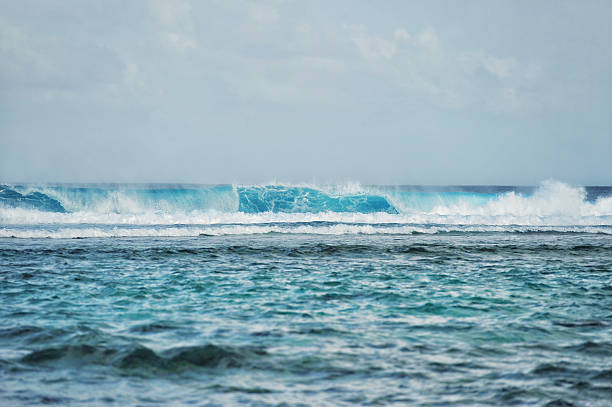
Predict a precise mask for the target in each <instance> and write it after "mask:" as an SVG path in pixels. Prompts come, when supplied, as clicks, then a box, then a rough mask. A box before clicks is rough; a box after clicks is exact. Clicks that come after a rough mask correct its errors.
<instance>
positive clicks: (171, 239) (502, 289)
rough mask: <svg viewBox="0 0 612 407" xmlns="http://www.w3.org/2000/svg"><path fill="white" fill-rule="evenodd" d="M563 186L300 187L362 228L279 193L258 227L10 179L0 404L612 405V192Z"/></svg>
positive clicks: (2, 276) (2, 245) (248, 216)
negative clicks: (435, 189)
mask: <svg viewBox="0 0 612 407" xmlns="http://www.w3.org/2000/svg"><path fill="white" fill-rule="evenodd" d="M113 188H114V187H113ZM559 188H561V187H559ZM563 188H565V187H563ZM567 188H568V189H567V190H563V191H562V192H563V193H564V194H565V195H563V193H558V194H557V195H554V194H552V195H551V193H550V191H548V195H546V194H543V193H542V190H541V189H540V190H533V191H528V192H516V191H509V192H508V191H505V192H495V191H493V192H492V191H488V192H487V191H485V192H470V193H466V192H461V194H464V195H465V194H468V195H469V194H472V195H470V199H469V205H467V204H465V202H463V203H460V202H459V201H458V199H459V198H457V197H456V196H453V195H452V194H453V193H454V192H448V191H445V192H441V193H440V195H438V196H437V197H436V196H435V195H431V194H433V193H431V192H422V191H413V190H411V191H410V192H409V193H408V192H401V191H400V192H401V193H404V194H405V195H404V196H403V200H401V199H399V198H398V195H397V194H399V193H400V192H397V191H394V192H393V194H395V195H393V194H392V193H389V194H387V195H384V196H383V198H384V199H386V201H385V202H387V203H386V204H385V203H384V202H382V201H381V199H380V198H372V199H370V198H368V197H367V196H365V197H364V196H363V194H361V195H360V193H359V192H354V191H353V192H351V194H349V195H345V197H346V196H348V197H349V198H350V199H348V201H350V202H349V203H346V202H345V201H347V200H346V199H344V201H343V199H340V198H342V197H338V196H336V195H332V196H330V198H329V200H327V198H326V197H325V196H324V195H317V196H316V199H315V200H311V201H308V200H307V199H306V200H305V199H304V194H301V195H300V194H298V195H299V197H301V198H300V200H301V201H300V202H301V203H300V204H301V205H302V206H301V208H311V209H312V208H313V205H314V203H313V202H315V201H316V202H315V203H316V204H317V205H318V204H320V202H323V201H325V202H326V203H325V205H328V207H327V209H329V207H332V206H333V205H340V204H342V205H349V206H343V207H338V208H340V209H343V208H352V211H353V214H351V213H349V214H347V213H346V211H343V210H338V211H336V212H333V211H329V210H326V211H325V212H317V211H315V210H308V211H306V210H304V209H302V210H301V211H299V212H296V213H292V211H290V210H287V209H286V208H290V206H288V205H287V204H286V202H287V196H286V195H287V194H286V193H285V192H283V194H282V197H281V198H278V196H277V195H275V194H276V192H275V190H274V189H272V195H273V199H272V201H270V200H269V199H268V200H267V201H266V199H262V198H261V196H260V197H258V198H257V199H259V200H260V201H261V202H263V204H261V205H264V206H265V205H267V206H265V208H264V210H263V211H262V213H259V214H257V213H255V214H253V213H249V212H248V211H247V210H243V211H240V210H238V205H233V207H232V205H228V207H232V208H231V209H227V210H226V212H223V211H219V210H218V205H219V204H218V202H220V201H221V200H216V201H215V202H217V203H216V204H215V205H217V207H215V208H216V209H215V210H216V212H211V211H199V212H194V211H183V212H179V211H178V210H177V209H176V206H177V205H178V204H179V203H180V204H182V205H185V202H184V200H180V199H176V202H175V203H174V204H173V203H172V202H170V203H168V202H165V203H163V204H161V203H160V204H159V208H162V209H159V208H158V207H156V208H155V210H154V211H153V210H141V209H138V208H136V209H131V212H127V211H126V210H125V204H123V205H124V206H122V207H121V208H124V209H122V210H116V208H117V207H118V206H117V205H116V206H115V207H113V208H114V209H113V208H110V209H109V205H108V204H107V203H105V204H104V205H102V206H97V207H96V206H95V205H94V204H93V203H92V202H85V203H83V204H82V205H85V206H86V208H87V210H84V209H78V210H76V209H74V206H75V205H76V204H75V202H76V200H75V199H73V200H68V199H63V200H62V199H59V198H58V197H57V195H55V196H53V195H52V194H51V193H49V190H51V189H52V188H50V187H49V188H47V189H45V190H44V191H43V190H42V189H41V191H42V192H44V193H45V194H47V193H48V195H47V196H51V198H52V199H56V201H57V202H58V203H59V204H61V205H62V208H63V210H64V212H58V211H53V210H51V209H49V210H48V211H44V210H41V208H32V205H33V204H32V203H31V202H33V201H32V200H36V199H37V198H36V196H34V197H33V198H23V197H27V196H28V194H31V191H27V190H23V189H22V190H19V187H18V186H14V187H12V188H11V189H10V190H11V191H13V192H16V193H18V194H20V195H21V197H19V196H16V195H14V194H13V195H10V193H8V194H9V195H10V196H9V195H6V194H5V196H9V198H10V197H11V196H12V197H13V198H15V199H17V201H10V202H9V203H8V204H7V203H5V208H4V209H2V211H0V221H1V223H0V233H1V234H2V236H7V237H4V238H0V302H1V305H2V307H1V308H0V405H7V406H9V405H10V406H13V405H17V406H19V405H37V404H58V405H77V406H80V405H92V406H106V405H117V406H123V405H198V406H199V405H236V404H247V405H313V406H318V405H390V404H397V405H423V406H442V405H536V406H566V405H576V406H583V405H584V406H586V405H589V406H608V405H610V401H609V400H611V399H612V235H611V233H612V225H611V222H610V215H612V212H610V211H609V202H608V200H609V199H610V198H609V196H610V190H609V189H605V190H603V192H602V191H599V192H597V194H596V195H595V196H594V197H591V198H589V197H588V196H587V195H588V191H584V190H580V189H575V188H571V187H567ZM231 191H232V189H231V188H230V192H227V191H226V192H224V193H228V194H229V193H231ZM234 191H235V189H234ZM568 191H569V192H568ZM576 191H577V193H578V195H579V196H580V201H579V202H577V203H576V202H574V203H572V202H573V201H571V199H573V198H572V196H573V195H572V194H573V193H575V192H576ZM42 192H41V193H42ZM65 192H66V190H65V189H64V193H65ZM69 192H70V191H69ZM306 192H308V191H306ZM591 192H592V191H591ZM71 193H72V194H73V195H72V196H73V197H74V196H77V195H78V194H79V192H74V191H72V192H71ZM87 193H88V194H89V191H87ZM96 193H97V194H107V195H111V196H112V194H110V193H109V191H108V190H103V191H102V192H99V191H98V192H96ZM130 193H131V194H136V192H129V193H126V194H127V195H129V194H130ZM140 193H141V194H142V192H140ZM180 193H184V192H180ZM300 193H301V192H300ZM147 194H149V195H151V194H152V193H151V192H147ZM423 194H425V195H423ZM427 194H430V195H427ZM449 194H451V195H449ZM478 194H480V195H478ZM538 194H539V195H538ZM307 195H308V194H307ZM82 196H83V195H81V197H82ZM87 196H90V195H87ZM228 196H229V195H228ZM377 196H378V197H380V196H381V195H377ZM31 197H32V196H31ZM238 197H240V195H238ZM560 197H563V199H562V202H557V201H556V199H557V200H558V199H561V198H560ZM9 198H6V199H9ZM264 198H265V197H264ZM24 199H25V200H26V201H27V202H25V203H23V201H24ZM207 199H208V198H207ZM224 199H226V198H224ZM249 199H250V202H253V205H255V206H257V205H260V204H259V203H255V202H256V201H255V199H254V198H253V196H250V198H249ZM278 199H282V201H283V202H281V204H278V202H276V200H278ZM292 199H293V198H292ZM432 200H433V201H437V202H438V203H437V204H432V203H431V202H430V201H432ZM84 201H85V199H82V200H81V201H80V202H84ZM15 202H17V203H15ZM44 202H48V201H47V200H44ZM139 202H140V205H141V206H142V202H143V200H141V201H139ZM147 202H148V201H147ZM224 202H231V196H229V198H227V199H226V201H224ZM343 202H344V203H343ZM355 202H357V204H356V203H355ZM415 202H416V203H415ZM440 202H442V203H443V205H442V204H439V203H440ZM449 202H450V203H449ZM542 202H548V203H549V206H548V207H547V208H541V207H538V205H539V204H541V203H542ZM132 203H133V201H132ZM364 203H365V204H364ZM555 204H557V206H556V207H555V208H556V209H555V210H551V209H550V208H551V206H554V205H555ZM35 205H37V204H35ZM53 205H55V204H53ZM71 205H73V207H71ZM164 205H165V206H164ZM168 205H170V206H172V205H175V207H173V208H172V210H171V211H170V210H168V209H163V208H168ZM275 205H276V206H275ZM304 205H305V206H304ZM350 205H352V206H350ZM358 205H362V206H358ZM363 205H366V206H363ZM368 205H369V206H368ZM372 205H373V206H372ZM419 205H420V206H419ZM436 205H438V206H436ZM576 205H578V206H576ZM334 207H337V206H334ZM92 208H96V209H95V210H94V209H92ZM131 208H133V207H131ZM273 208H281V209H279V210H278V211H274V209H273ZM359 208H362V210H361V211H359ZM372 208H374V209H376V208H378V211H376V210H370V209H372ZM390 208H393V209H390ZM503 208H510V209H508V210H507V212H503ZM530 210H531V212H529V211H530ZM461 211H463V212H461ZM190 216H191V217H192V219H197V222H195V221H194V222H193V223H176V219H179V218H180V219H189V217H190ZM206 216H208V218H207V217H206ZM350 216H352V218H350V219H349V217H350ZM168 217H170V218H168ZM486 217H488V218H486ZM485 218H486V219H489V221H488V222H483V219H485ZM122 219H123V220H124V222H120V220H122ZM164 219H170V220H168V221H167V222H165V223H164V222H162V221H163V220H164ZM206 219H209V222H208V223H206V222H205V220H206ZM210 219H214V220H215V221H211V220H210ZM220 219H221V220H223V219H230V220H232V222H225V223H223V222H220V221H219V220H220ZM415 219H419V220H420V221H422V222H421V223H418V222H415ZM427 219H430V220H431V219H436V220H437V222H436V223H432V222H430V223H427V222H424V221H423V220H427ZM443 219H446V220H447V222H446V223H441V222H440V220H443ZM504 220H505V221H506V222H505V223H504ZM411 221H412V222H411ZM8 236H18V238H11V237H8ZM95 236H101V237H95ZM68 237H73V238H68ZM74 237H76V238H77V239H75V238H74Z"/></svg>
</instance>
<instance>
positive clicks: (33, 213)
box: [0, 181, 612, 238]
mask: <svg viewBox="0 0 612 407" xmlns="http://www.w3.org/2000/svg"><path fill="white" fill-rule="evenodd" d="M448 232H451V233H452V232H554V233H567V232H569V233H574V232H578V233H605V234H612V188H610V187H597V188H591V189H589V188H584V187H574V186H570V185H567V184H564V183H560V182H555V181H548V182H544V183H542V184H541V185H540V186H539V187H537V188H519V187H464V188H458V187H439V188H434V187H429V188H423V187H360V186H350V187H346V186H335V187H323V188H321V187H315V186H290V185H289V186H288V185H262V186H240V185H238V186H232V185H215V186H198V185H195V186H194V185H189V186H181V185H153V186H142V185H136V186H134V185H101V186H100V185H77V186H74V185H42V186H35V185H11V186H8V185H2V186H0V237H55V238H74V237H113V236H125V237H136V236H198V235H233V234H257V233H305V234H414V233H448Z"/></svg>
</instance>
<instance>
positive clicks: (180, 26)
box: [150, 0, 198, 50]
mask: <svg viewBox="0 0 612 407" xmlns="http://www.w3.org/2000/svg"><path fill="white" fill-rule="evenodd" d="M150 9H151V12H152V14H153V15H154V16H155V17H156V18H157V20H158V22H159V24H160V35H161V38H162V41H163V42H164V43H166V44H167V45H169V46H170V47H172V48H176V49H179V50H185V49H190V48H196V47H197V45H198V43H197V40H196V35H195V28H194V27H195V25H194V23H193V16H192V7H191V3H190V2H189V1H188V0H151V2H150Z"/></svg>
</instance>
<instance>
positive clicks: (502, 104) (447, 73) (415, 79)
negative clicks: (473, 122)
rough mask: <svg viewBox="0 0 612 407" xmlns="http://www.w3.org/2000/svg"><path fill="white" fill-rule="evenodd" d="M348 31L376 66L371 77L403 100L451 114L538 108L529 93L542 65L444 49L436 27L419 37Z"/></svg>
mask: <svg viewBox="0 0 612 407" xmlns="http://www.w3.org/2000/svg"><path fill="white" fill-rule="evenodd" d="M345 30H346V31H347V32H348V35H349V37H350V39H351V41H352V43H353V44H354V46H355V48H356V49H357V51H358V55H359V56H360V57H361V58H363V59H364V60H365V61H366V62H367V63H369V64H373V65H371V66H370V69H369V71H370V74H371V75H372V77H373V78H377V79H378V81H384V82H386V83H388V85H389V87H392V86H393V85H395V86H396V87H398V88H399V89H403V91H404V99H407V100H418V99H421V100H423V101H426V102H427V103H429V104H433V105H436V106H439V107H445V108H452V109H462V108H466V107H470V106H484V107H486V108H487V109H489V110H493V111H516V110H524V109H531V108H534V107H535V105H536V103H537V102H536V101H535V100H532V99H530V97H531V95H530V92H528V89H529V88H530V87H531V86H534V85H535V84H536V83H537V80H538V78H539V73H540V70H541V68H540V67H539V66H537V65H534V64H524V63H521V62H520V61H519V60H518V59H516V58H514V57H499V56H495V55H490V54H486V53H484V52H483V51H478V52H469V51H460V50H457V49H452V48H449V47H445V46H444V43H443V42H442V41H441V40H440V38H439V36H438V34H437V33H436V30H435V29H434V28H432V27H427V28H425V29H423V30H421V31H420V32H416V33H410V32H409V31H408V30H407V29H406V28H404V27H398V28H396V29H395V30H394V31H393V34H392V35H390V36H388V37H385V36H380V35H375V34H371V33H369V31H368V30H367V29H366V27H365V26H363V25H349V26H345ZM366 66H367V65H366ZM366 69H367V68H366Z"/></svg>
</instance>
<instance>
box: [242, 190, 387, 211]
mask: <svg viewBox="0 0 612 407" xmlns="http://www.w3.org/2000/svg"><path fill="white" fill-rule="evenodd" d="M237 191H238V197H239V204H238V210H239V211H240V212H244V213H262V212H274V213H278V212H284V213H321V212H354V213H376V212H385V213H392V214H397V213H398V212H397V209H395V208H394V207H393V206H392V205H391V204H390V203H389V201H387V199H386V198H384V197H383V196H378V195H369V194H355V195H340V196H332V195H330V194H326V193H324V192H322V191H319V190H316V189H314V188H300V187H284V186H258V187H239V188H237Z"/></svg>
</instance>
